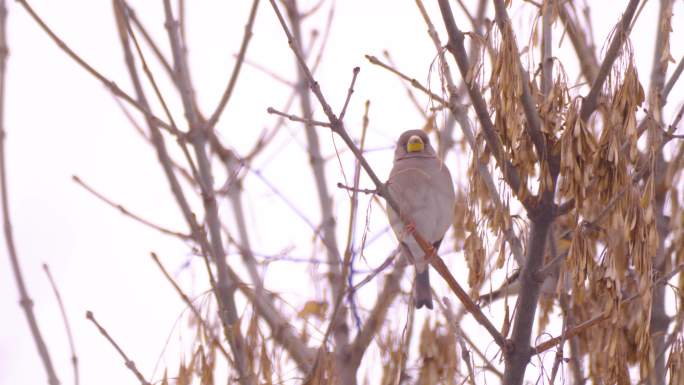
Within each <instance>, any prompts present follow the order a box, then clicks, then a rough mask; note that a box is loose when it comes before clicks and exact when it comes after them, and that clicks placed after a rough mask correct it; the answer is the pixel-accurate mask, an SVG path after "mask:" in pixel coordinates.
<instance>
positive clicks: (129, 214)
mask: <svg viewBox="0 0 684 385" xmlns="http://www.w3.org/2000/svg"><path fill="white" fill-rule="evenodd" d="M71 179H72V180H73V181H74V182H75V183H76V184H78V185H79V186H81V187H83V188H84V189H85V190H86V191H88V192H89V193H91V194H93V195H94V196H95V197H96V198H97V199H99V200H101V201H102V202H104V203H106V204H107V205H109V206H111V207H113V208H115V209H117V210H119V211H120V212H121V214H123V215H125V216H127V217H129V218H131V219H133V220H134V221H136V222H139V223H142V224H143V225H145V226H147V227H151V228H153V229H155V230H157V231H159V232H161V233H163V234H166V235H171V236H174V237H178V238H180V239H182V240H189V239H192V236H190V235H188V234H183V233H180V232H178V231H173V230H169V229H166V228H164V227H162V226H159V225H155V224H154V223H152V222H150V221H148V220H146V219H144V218H141V217H140V216H138V215H136V214H134V213H132V212H130V211H129V210H128V209H126V208H125V207H124V206H122V205H120V204H118V203H115V202H113V201H111V200H110V199H109V198H107V197H105V196H104V195H102V194H100V193H99V192H97V191H96V190H95V189H94V188H92V187H90V186H89V185H88V184H86V183H85V182H84V181H82V180H81V178H79V177H78V176H76V175H72V176H71Z"/></svg>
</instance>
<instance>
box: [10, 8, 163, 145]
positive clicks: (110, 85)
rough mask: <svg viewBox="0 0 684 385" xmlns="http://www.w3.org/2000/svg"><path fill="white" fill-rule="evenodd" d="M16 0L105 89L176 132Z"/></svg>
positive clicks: (152, 119)
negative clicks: (89, 62) (84, 58)
mask: <svg viewBox="0 0 684 385" xmlns="http://www.w3.org/2000/svg"><path fill="white" fill-rule="evenodd" d="M17 2H18V3H19V4H21V5H22V6H23V7H24V8H25V9H26V11H27V12H28V13H29V15H30V16H31V17H32V18H33V20H35V21H36V23H38V25H39V26H40V27H41V28H42V29H43V31H45V33H47V34H48V36H50V38H51V39H52V40H53V41H54V42H55V44H57V46H58V47H59V48H61V49H62V51H64V52H65V53H66V54H67V55H68V56H69V57H70V58H72V59H73V60H74V61H76V63H78V64H79V65H80V66H81V67H83V69H85V70H86V71H87V72H88V73H89V74H91V75H93V76H94V77H95V78H97V80H99V81H100V82H101V83H102V84H103V85H104V86H105V87H107V89H109V90H110V91H111V92H112V93H113V94H114V95H116V96H118V97H120V98H122V99H123V100H125V101H126V102H127V103H129V104H130V105H132V106H133V107H135V108H136V109H138V110H139V111H140V112H142V113H143V114H145V115H146V116H148V117H149V118H150V119H151V121H152V122H153V123H154V124H155V125H157V126H159V127H162V128H164V129H166V130H169V131H170V132H171V133H174V134H176V132H175V129H174V128H173V127H172V126H170V125H169V124H167V123H166V122H164V121H163V120H161V119H159V118H158V117H157V116H155V115H154V114H153V113H152V111H150V109H149V108H148V107H147V106H143V105H141V104H140V103H138V102H137V101H136V100H135V99H133V98H132V97H131V96H130V95H128V94H127V93H126V92H124V91H122V90H121V89H120V88H119V86H117V85H116V83H114V82H113V81H111V80H109V79H107V78H106V77H104V75H102V74H101V73H100V72H98V71H97V70H95V69H94V68H93V67H92V66H91V65H90V64H88V63H87V62H86V61H85V60H83V59H82V58H81V57H80V56H79V55H78V54H76V52H74V51H73V50H72V49H71V48H69V46H67V45H66V43H64V41H63V40H62V39H60V38H59V37H58V36H57V35H56V34H55V33H54V32H53V31H52V30H51V29H50V27H48V26H47V24H45V22H44V21H43V19H42V18H41V17H40V16H38V14H37V13H36V12H35V11H34V10H33V8H32V7H31V6H30V5H29V3H28V2H27V1H26V0H17Z"/></svg>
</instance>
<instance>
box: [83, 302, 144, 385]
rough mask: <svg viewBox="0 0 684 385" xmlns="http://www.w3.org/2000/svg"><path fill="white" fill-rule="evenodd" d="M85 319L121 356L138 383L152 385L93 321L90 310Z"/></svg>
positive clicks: (105, 331) (107, 334) (95, 321)
mask: <svg viewBox="0 0 684 385" xmlns="http://www.w3.org/2000/svg"><path fill="white" fill-rule="evenodd" d="M86 318H87V319H88V320H89V321H90V322H92V323H93V324H94V325H95V327H97V330H99V331H100V334H102V335H103V336H104V337H105V338H106V339H107V341H109V343H110V344H112V346H113V347H114V349H116V351H117V352H119V355H120V356H121V358H123V359H124V363H125V364H126V367H127V368H128V369H129V370H130V371H131V372H133V374H135V376H136V377H137V378H138V381H140V383H141V384H142V385H152V384H151V383H149V382H148V381H147V380H145V377H143V375H142V373H140V371H139V370H138V368H136V366H135V362H133V361H131V359H130V358H128V356H127V355H126V353H124V351H123V350H122V349H121V347H120V346H119V344H117V343H116V341H114V339H113V338H112V337H111V336H110V335H109V333H107V330H105V329H104V328H103V327H102V326H101V325H100V324H99V323H98V322H97V320H96V319H95V316H94V315H93V312H91V311H90V310H89V311H87V312H86Z"/></svg>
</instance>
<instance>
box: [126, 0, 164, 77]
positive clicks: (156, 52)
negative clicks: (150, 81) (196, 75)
mask: <svg viewBox="0 0 684 385" xmlns="http://www.w3.org/2000/svg"><path fill="white" fill-rule="evenodd" d="M126 7H127V9H128V17H130V18H131V21H132V22H133V25H134V26H135V28H136V29H137V30H138V31H139V32H140V33H141V34H142V37H143V40H144V41H145V43H147V45H148V46H149V47H150V48H151V49H152V52H153V53H154V56H155V57H156V58H157V61H159V63H161V65H162V67H164V70H166V73H167V74H168V75H169V77H170V78H171V79H173V78H174V77H175V75H174V73H173V68H171V65H170V64H169V61H168V60H166V57H164V54H163V53H162V51H161V49H159V45H157V43H156V42H155V41H154V39H152V37H151V36H150V34H149V32H147V29H146V28H145V26H144V25H143V23H142V22H141V21H140V19H139V18H138V15H137V14H136V12H135V10H134V9H133V8H131V6H130V5H128V4H127V3H126Z"/></svg>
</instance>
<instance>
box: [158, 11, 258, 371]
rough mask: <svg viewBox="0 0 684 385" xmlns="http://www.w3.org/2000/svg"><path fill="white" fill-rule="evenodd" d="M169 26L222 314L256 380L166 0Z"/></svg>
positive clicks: (202, 132) (238, 361) (201, 130)
mask: <svg viewBox="0 0 684 385" xmlns="http://www.w3.org/2000/svg"><path fill="white" fill-rule="evenodd" d="M164 14H165V20H166V21H165V26H166V29H167V32H168V36H169V42H170V44H171V51H172V52H173V62H174V68H175V71H176V73H177V75H178V78H177V80H178V81H177V85H178V88H179V90H180V94H181V100H182V102H183V109H184V110H185V116H186V118H187V120H188V123H189V124H190V134H189V137H190V142H191V143H192V146H193V148H194V150H195V157H196V158H197V167H198V171H199V179H198V182H199V185H200V187H201V190H202V198H203V199H202V203H203V204H204V211H205V214H206V222H207V226H208V228H209V240H210V250H211V255H212V257H213V262H214V263H215V264H216V267H217V274H218V280H217V287H216V295H217V301H218V303H219V308H220V311H219V316H220V317H221V319H222V322H223V323H224V325H223V327H224V334H225V336H226V339H227V340H228V342H229V344H230V347H231V350H232V352H233V355H234V360H235V366H236V370H237V372H238V374H239V376H240V377H239V381H240V383H241V384H242V385H253V384H256V376H255V375H254V373H253V371H252V370H251V369H250V368H249V367H248V364H247V362H248V360H247V354H248V353H247V351H246V350H245V349H246V347H245V341H244V338H243V336H242V334H241V332H240V319H239V317H238V314H237V308H236V306H235V298H234V293H235V289H236V287H235V283H234V282H232V279H231V278H230V276H229V274H228V265H227V262H226V259H225V258H226V253H225V250H224V248H223V241H222V237H221V226H220V220H219V216H218V205H217V202H216V196H215V193H214V177H213V175H212V171H211V162H210V161H209V158H208V156H207V152H206V143H207V139H208V134H207V132H208V129H207V126H206V125H203V124H201V122H200V117H199V114H198V111H196V109H195V104H194V103H193V99H194V97H193V95H194V91H193V89H192V85H191V83H190V74H189V69H188V66H187V61H185V60H184V57H183V54H182V48H181V42H180V35H179V32H178V22H177V21H176V20H175V19H174V18H173V14H172V10H171V2H170V0H164Z"/></svg>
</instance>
